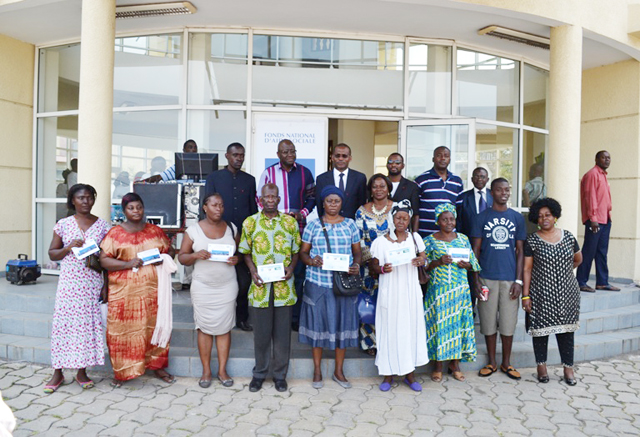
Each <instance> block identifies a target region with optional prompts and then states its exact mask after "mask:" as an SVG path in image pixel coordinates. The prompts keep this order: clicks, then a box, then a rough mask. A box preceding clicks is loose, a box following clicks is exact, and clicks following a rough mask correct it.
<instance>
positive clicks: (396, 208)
mask: <svg viewBox="0 0 640 437" xmlns="http://www.w3.org/2000/svg"><path fill="white" fill-rule="evenodd" d="M399 212H406V213H408V214H409V218H411V217H413V209H412V208H411V201H409V199H404V200H401V201H400V202H394V203H393V206H392V207H391V217H393V216H394V215H396V214H397V213H399Z"/></svg>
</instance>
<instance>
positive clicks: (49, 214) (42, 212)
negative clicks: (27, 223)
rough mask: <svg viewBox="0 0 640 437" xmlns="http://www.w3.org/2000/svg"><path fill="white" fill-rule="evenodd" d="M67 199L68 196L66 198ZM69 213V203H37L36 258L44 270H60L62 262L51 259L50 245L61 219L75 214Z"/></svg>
mask: <svg viewBox="0 0 640 437" xmlns="http://www.w3.org/2000/svg"><path fill="white" fill-rule="evenodd" d="M65 197H66V196H65ZM73 213H74V212H73V211H69V212H67V203H66V201H65V203H36V207H35V214H36V229H35V237H36V253H35V254H34V255H35V258H34V259H37V260H38V264H40V265H41V266H42V268H43V269H51V270H60V261H51V260H50V259H49V245H50V244H51V238H52V237H53V227H54V226H55V224H56V222H57V221H58V220H60V219H61V218H64V217H67V216H68V215H71V214H73Z"/></svg>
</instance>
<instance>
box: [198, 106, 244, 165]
mask: <svg viewBox="0 0 640 437" xmlns="http://www.w3.org/2000/svg"><path fill="white" fill-rule="evenodd" d="M187 136H188V137H189V138H193V139H194V140H196V142H197V143H198V151H199V152H209V153H217V154H218V165H220V166H221V167H224V166H225V165H227V161H226V160H225V158H224V154H225V153H226V151H227V146H228V145H229V144H231V143H240V144H242V145H243V146H245V147H247V143H246V137H247V120H246V119H245V112H244V111H196V110H190V111H189V112H188V113H187Z"/></svg>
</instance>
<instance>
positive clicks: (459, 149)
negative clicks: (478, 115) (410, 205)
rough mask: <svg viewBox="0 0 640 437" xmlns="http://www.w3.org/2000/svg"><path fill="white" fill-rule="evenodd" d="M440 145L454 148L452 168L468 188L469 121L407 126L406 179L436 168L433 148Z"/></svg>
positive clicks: (452, 150)
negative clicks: (451, 123)
mask: <svg viewBox="0 0 640 437" xmlns="http://www.w3.org/2000/svg"><path fill="white" fill-rule="evenodd" d="M440 146H446V147H448V148H449V149H450V150H451V164H449V171H450V172H451V173H453V174H456V175H458V176H460V177H461V178H462V181H463V183H464V188H465V189H466V188H467V185H468V183H467V179H468V159H469V126H468V125H466V124H460V125H456V124H454V125H430V126H408V127H407V157H406V167H405V172H406V175H407V176H406V177H407V179H411V180H413V179H415V178H416V177H417V176H419V175H420V174H422V173H424V172H425V171H427V170H430V169H431V168H433V151H434V150H435V149H436V148H437V147H440Z"/></svg>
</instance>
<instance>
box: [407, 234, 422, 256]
mask: <svg viewBox="0 0 640 437" xmlns="http://www.w3.org/2000/svg"><path fill="white" fill-rule="evenodd" d="M409 233H410V234H411V239H412V240H413V245H414V246H415V248H416V256H418V255H420V251H419V250H418V243H416V237H414V236H413V232H409Z"/></svg>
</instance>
